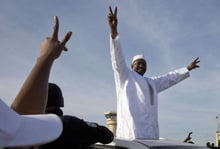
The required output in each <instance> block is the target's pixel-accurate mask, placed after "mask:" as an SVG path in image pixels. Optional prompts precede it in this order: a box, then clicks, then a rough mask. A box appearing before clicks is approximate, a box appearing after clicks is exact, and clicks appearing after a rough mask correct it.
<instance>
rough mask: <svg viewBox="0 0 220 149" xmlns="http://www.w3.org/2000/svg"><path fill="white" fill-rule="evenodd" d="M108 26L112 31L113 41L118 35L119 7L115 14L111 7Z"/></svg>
mask: <svg viewBox="0 0 220 149" xmlns="http://www.w3.org/2000/svg"><path fill="white" fill-rule="evenodd" d="M108 24H109V27H110V30H111V36H112V38H113V39H115V37H116V36H117V35H118V31H117V25H118V19H117V7H115V11H114V13H113V12H112V8H111V6H109V15H108Z"/></svg>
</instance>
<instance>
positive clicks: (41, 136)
mask: <svg viewBox="0 0 220 149" xmlns="http://www.w3.org/2000/svg"><path fill="white" fill-rule="evenodd" d="M0 119H1V121H0V148H6V147H7V148H9V147H30V146H33V145H40V144H44V143H48V142H51V141H53V140H55V139H57V138H58V137H59V136H60V135H61V132H62V130H63V125H62V122H61V119H60V118H59V117H58V116H56V115H55V114H39V115H37V114H35V115H19V114H17V113H16V112H15V111H13V110H12V109H11V108H10V107H9V106H8V105H7V104H5V103H4V102H3V101H2V100H1V99H0ZM45 132H46V133H45Z"/></svg>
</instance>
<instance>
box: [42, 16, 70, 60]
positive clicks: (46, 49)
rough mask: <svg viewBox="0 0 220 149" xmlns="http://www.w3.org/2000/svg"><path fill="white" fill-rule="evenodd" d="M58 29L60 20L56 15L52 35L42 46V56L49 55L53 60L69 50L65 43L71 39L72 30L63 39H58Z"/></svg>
mask: <svg viewBox="0 0 220 149" xmlns="http://www.w3.org/2000/svg"><path fill="white" fill-rule="evenodd" d="M58 31H59V20H58V17H57V16H55V17H54V30H53V33H52V36H51V37H47V38H46V39H45V40H44V42H43V43H42V44H41V47H40V57H41V56H46V55H50V56H48V58H51V60H54V59H56V58H58V57H59V56H60V54H61V52H62V51H63V50H64V51H67V48H66V47H65V44H66V43H67V41H68V40H69V39H70V37H71V35H72V32H67V33H66V35H65V36H64V38H63V40H62V41H61V42H60V41H59V39H58Z"/></svg>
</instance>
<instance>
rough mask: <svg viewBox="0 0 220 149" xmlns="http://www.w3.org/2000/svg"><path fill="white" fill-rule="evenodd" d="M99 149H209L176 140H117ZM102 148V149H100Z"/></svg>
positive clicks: (98, 145)
mask: <svg viewBox="0 0 220 149" xmlns="http://www.w3.org/2000/svg"><path fill="white" fill-rule="evenodd" d="M95 146H96V147H97V149H114V148H117V149H118V148H124V149H150V148H151V149H207V147H206V146H205V145H204V146H201V145H196V144H190V143H184V142H180V141H175V140H168V139H160V140H146V139H136V140H132V141H129V140H122V139H117V138H115V139H114V141H113V142H111V143H110V144H106V145H101V144H96V145H95ZM98 147H100V148H98Z"/></svg>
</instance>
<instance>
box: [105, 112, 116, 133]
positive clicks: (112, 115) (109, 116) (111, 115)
mask: <svg viewBox="0 0 220 149" xmlns="http://www.w3.org/2000/svg"><path fill="white" fill-rule="evenodd" d="M104 115H105V117H106V123H107V125H108V128H109V130H111V131H112V133H113V134H114V136H115V134H116V127H117V113H116V112H112V111H110V112H105V113H104Z"/></svg>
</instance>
